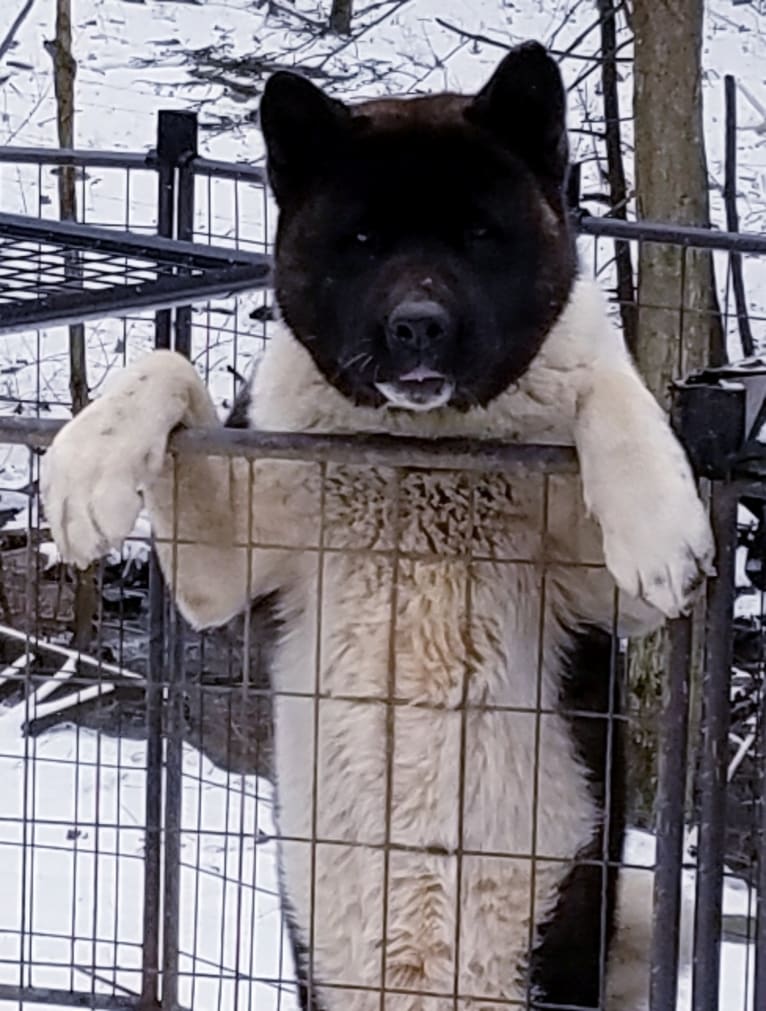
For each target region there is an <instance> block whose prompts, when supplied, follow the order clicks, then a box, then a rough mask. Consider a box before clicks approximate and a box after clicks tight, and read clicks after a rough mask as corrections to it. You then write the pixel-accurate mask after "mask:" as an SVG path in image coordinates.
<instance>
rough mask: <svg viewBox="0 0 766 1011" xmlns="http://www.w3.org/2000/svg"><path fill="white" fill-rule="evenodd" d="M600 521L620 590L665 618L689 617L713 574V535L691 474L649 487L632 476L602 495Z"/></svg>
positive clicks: (606, 558) (610, 564)
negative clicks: (630, 481) (627, 482)
mask: <svg viewBox="0 0 766 1011" xmlns="http://www.w3.org/2000/svg"><path fill="white" fill-rule="evenodd" d="M598 519H599V522H600V524H601V529H602V533H603V538H604V557H605V560H606V565H607V568H608V569H609V571H610V572H611V574H612V576H613V578H614V580H615V582H616V583H617V585H618V587H619V588H620V589H621V590H622V591H624V592H625V593H627V594H628V595H630V596H631V597H637V598H640V599H641V600H644V601H645V602H646V603H647V604H650V605H651V606H652V607H655V608H656V609H657V610H658V611H660V612H662V614H664V615H665V616H666V617H668V618H677V617H678V616H679V615H681V614H686V613H688V612H689V611H690V610H691V608H692V607H693V605H694V601H695V599H696V597H697V596H698V593H699V591H700V589H701V587H702V585H703V583H704V581H705V579H706V578H707V576H710V575H713V574H714V568H713V556H714V544H713V535H712V532H711V529H710V523H709V522H708V517H707V514H706V512H705V509H704V508H703V506H702V503H701V502H700V500H699V498H698V497H697V494H696V490H695V487H694V483H693V481H692V479H691V475H688V476H687V475H686V474H682V475H678V476H677V477H674V478H670V477H669V476H668V475H666V476H665V478H664V479H663V480H662V481H660V482H658V483H657V484H656V485H654V486H653V487H652V486H650V485H648V484H645V483H644V482H643V481H642V480H641V478H640V477H636V479H635V480H634V483H633V484H632V485H631V487H630V488H625V487H622V488H620V489H617V488H614V489H612V490H611V492H610V494H609V495H608V496H606V497H602V501H601V507H600V509H599V512H598Z"/></svg>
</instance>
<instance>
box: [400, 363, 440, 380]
mask: <svg viewBox="0 0 766 1011" xmlns="http://www.w3.org/2000/svg"><path fill="white" fill-rule="evenodd" d="M427 379H444V374H443V373H442V372H434V370H433V369H429V368H426V366H425V365H417V366H416V367H415V368H414V369H410V371H409V372H405V373H404V374H403V375H401V376H399V382H400V383H424V382H425V381H426V380H427Z"/></svg>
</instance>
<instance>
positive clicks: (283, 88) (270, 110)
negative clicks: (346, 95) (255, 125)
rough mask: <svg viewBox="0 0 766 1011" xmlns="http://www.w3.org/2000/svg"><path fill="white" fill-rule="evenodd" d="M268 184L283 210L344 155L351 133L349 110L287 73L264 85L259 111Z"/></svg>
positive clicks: (307, 83)
mask: <svg viewBox="0 0 766 1011" xmlns="http://www.w3.org/2000/svg"><path fill="white" fill-rule="evenodd" d="M260 122H261V130H262V131H263V136H264V139H265V141H266V149H267V154H268V158H267V168H268V173H269V182H270V183H271V188H272V190H273V191H274V195H275V197H276V198H277V202H278V203H279V204H280V206H284V204H285V202H288V201H289V200H291V199H292V198H293V197H296V196H298V195H300V194H301V193H303V192H305V191H306V190H307V188H308V187H309V186H310V185H311V182H312V180H313V179H314V178H316V176H317V174H318V173H320V172H322V171H323V170H324V169H326V167H327V166H328V165H329V164H331V162H332V161H333V160H334V159H336V158H338V157H339V156H340V154H341V152H342V149H343V145H344V142H345V139H346V137H347V136H348V134H349V132H350V123H351V114H350V112H349V110H348V107H347V106H345V105H344V104H343V102H339V101H338V100H337V99H335V98H331V97H330V96H329V95H325V93H324V92H323V91H322V90H321V89H320V88H317V87H316V85H314V84H312V83H311V81H309V80H307V79H306V78H305V77H302V76H301V75H300V74H294V73H291V72H290V71H287V70H281V71H278V72H277V73H276V74H272V76H271V77H270V78H269V79H268V81H267V82H266V87H265V88H264V91H263V97H262V98H261V106H260Z"/></svg>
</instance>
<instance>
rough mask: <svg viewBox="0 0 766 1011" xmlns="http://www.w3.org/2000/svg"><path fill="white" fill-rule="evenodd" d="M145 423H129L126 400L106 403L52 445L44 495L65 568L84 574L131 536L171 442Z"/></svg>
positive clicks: (81, 417)
mask: <svg viewBox="0 0 766 1011" xmlns="http://www.w3.org/2000/svg"><path fill="white" fill-rule="evenodd" d="M146 420H148V419H146ZM146 420H145V421H144V422H143V423H142V422H140V421H138V422H137V421H135V420H134V419H133V418H130V417H126V416H125V414H124V412H123V411H122V410H121V404H120V401H119V400H118V399H116V398H111V397H108V396H107V397H105V398H103V400H99V401H96V402H95V403H93V404H91V405H90V406H89V407H88V408H87V409H86V410H85V411H83V412H82V413H81V414H80V415H78V417H76V418H74V419H73V420H72V421H70V422H69V424H67V425H65V426H64V428H63V429H62V430H61V431H60V432H59V434H58V435H57V436H56V438H55V439H54V441H53V444H52V446H51V447H50V449H49V450H48V452H47V453H46V455H45V457H44V458H43V461H42V465H41V471H40V492H41V495H42V500H43V505H44V507H45V515H46V517H47V519H48V522H49V523H50V527H51V533H52V534H53V538H54V540H55V542H56V544H57V545H58V548H59V551H60V552H61V557H62V560H63V561H65V562H72V563H74V564H75V565H77V566H79V567H80V568H84V567H85V566H87V565H88V564H89V563H90V562H92V561H93V560H94V559H95V558H100V557H101V556H102V555H105V554H107V553H108V552H109V551H110V550H111V549H113V548H119V546H120V545H121V544H122V542H123V541H124V540H125V538H126V537H128V536H129V535H130V533H131V531H132V530H133V527H134V525H135V522H136V518H137V516H138V513H139V511H140V509H141V505H142V500H141V495H140V489H141V488H142V486H143V485H144V484H145V483H146V481H147V480H149V479H150V478H151V477H152V476H153V475H156V474H157V473H158V472H159V469H160V468H161V466H162V462H163V460H164V456H165V448H166V443H167V431H164V432H163V431H162V430H161V429H160V430H159V431H152V430H151V426H150V425H147V423H146Z"/></svg>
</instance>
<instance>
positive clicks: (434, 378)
mask: <svg viewBox="0 0 766 1011" xmlns="http://www.w3.org/2000/svg"><path fill="white" fill-rule="evenodd" d="M375 386H376V388H377V389H378V390H379V391H380V392H381V393H382V394H383V396H384V397H385V398H386V400H387V401H388V403H389V405H390V406H391V407H399V408H401V409H403V410H407V411H435V410H436V409H437V408H439V407H444V405H445V404H448V403H449V401H450V399H451V398H452V394H453V393H454V392H455V384H454V383H453V382H452V380H450V379H448V378H447V376H445V375H444V374H443V373H442V372H435V371H434V370H433V369H429V368H426V367H425V366H423V365H418V366H417V367H416V368H414V369H410V371H409V372H405V373H403V374H402V375H401V376H399V378H398V379H395V380H393V381H392V382H388V383H375Z"/></svg>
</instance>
